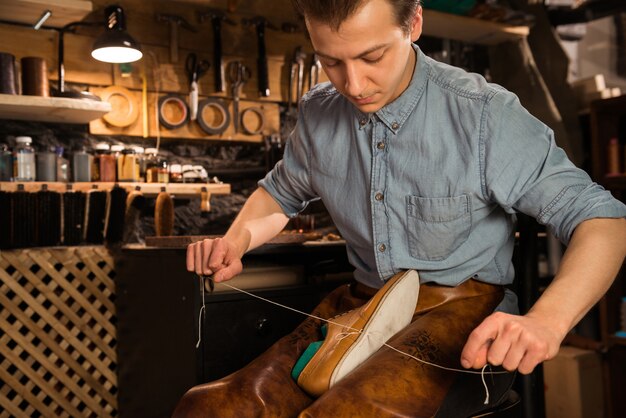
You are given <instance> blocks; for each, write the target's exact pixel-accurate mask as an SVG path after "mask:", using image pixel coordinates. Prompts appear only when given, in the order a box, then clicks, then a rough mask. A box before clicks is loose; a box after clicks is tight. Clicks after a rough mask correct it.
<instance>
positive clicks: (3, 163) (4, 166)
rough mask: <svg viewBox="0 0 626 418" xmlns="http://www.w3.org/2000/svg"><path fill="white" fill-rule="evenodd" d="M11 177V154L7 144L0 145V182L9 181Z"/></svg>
mask: <svg viewBox="0 0 626 418" xmlns="http://www.w3.org/2000/svg"><path fill="white" fill-rule="evenodd" d="M12 177H13V154H11V150H10V149H9V146H8V145H7V144H0V181H11V178H12Z"/></svg>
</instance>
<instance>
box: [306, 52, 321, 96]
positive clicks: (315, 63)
mask: <svg viewBox="0 0 626 418" xmlns="http://www.w3.org/2000/svg"><path fill="white" fill-rule="evenodd" d="M321 70H322V64H321V63H320V60H319V58H317V54H315V53H314V54H313V56H312V57H311V66H310V67H309V90H311V89H312V88H313V86H315V85H316V84H317V83H319V82H320V71H321Z"/></svg>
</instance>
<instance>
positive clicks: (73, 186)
mask: <svg viewBox="0 0 626 418" xmlns="http://www.w3.org/2000/svg"><path fill="white" fill-rule="evenodd" d="M44 185H45V186H46V188H47V190H50V191H55V192H59V193H64V192H66V191H71V190H74V191H82V192H85V191H88V190H92V189H98V190H110V189H112V188H113V187H114V186H115V185H117V186H119V187H123V188H125V189H126V190H128V191H132V190H137V188H139V190H140V191H141V192H142V193H143V194H144V195H145V196H148V197H154V196H157V195H158V194H159V192H160V191H161V189H162V188H165V191H167V192H168V193H171V194H172V195H174V197H180V198H189V197H195V196H198V195H199V194H200V193H201V192H202V189H203V188H206V189H207V191H208V192H209V193H210V194H211V195H221V194H230V184H226V183H211V184H204V183H109V182H96V183H91V182H89V183H87V182H85V183H60V182H45V181H43V182H39V181H33V182H27V183H14V182H8V181H4V182H0V191H6V192H14V191H17V190H20V189H23V190H24V191H27V192H37V191H40V190H41V189H42V187H43V186H44Z"/></svg>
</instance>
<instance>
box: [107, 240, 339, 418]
mask: <svg viewBox="0 0 626 418" xmlns="http://www.w3.org/2000/svg"><path fill="white" fill-rule="evenodd" d="M243 262H244V269H246V268H247V267H246V266H250V265H253V266H254V265H257V264H259V263H273V265H278V266H279V271H280V266H283V265H284V266H285V267H286V268H287V269H290V271H292V270H293V267H294V266H298V270H299V271H302V272H303V277H302V280H300V281H299V282H298V283H295V284H291V285H288V286H287V285H283V286H279V287H272V288H263V287H261V286H257V288H255V289H247V290H248V291H250V292H253V293H254V294H257V295H259V296H262V297H264V298H266V299H269V300H272V301H275V302H277V303H281V304H284V305H287V306H290V307H293V308H296V309H298V310H301V311H304V312H310V311H311V310H312V309H313V308H314V307H315V306H316V305H317V303H318V302H319V300H321V298H322V297H323V296H324V294H326V292H327V291H328V290H330V289H332V288H333V287H334V286H336V285H337V283H340V282H341V280H339V281H333V282H328V281H325V280H323V279H324V278H325V277H328V276H331V275H337V273H339V275H340V276H341V275H342V274H343V273H347V274H346V277H349V276H350V274H349V271H351V268H350V267H349V265H348V263H347V256H346V253H345V247H343V246H336V247H334V248H304V247H303V246H291V245H286V246H265V247H262V248H260V249H258V250H255V252H253V253H251V254H248V255H246V257H245V258H244V260H243ZM115 264H116V271H117V272H118V276H117V277H116V278H115V281H116V300H115V307H116V311H117V312H116V313H117V320H118V323H117V339H118V344H117V349H118V370H117V374H118V388H119V394H118V402H119V408H118V411H119V416H120V417H122V418H135V417H142V418H153V417H154V418H157V417H158V418H162V417H169V416H171V413H172V411H173V409H174V408H175V406H176V403H177V402H178V400H179V399H180V398H181V397H182V396H183V394H184V393H185V392H186V391H187V390H188V389H190V388H191V387H192V386H195V385H198V384H201V383H204V382H208V381H212V380H215V379H218V378H220V377H223V376H226V375H228V374H230V373H232V372H234V371H236V370H238V369H239V368H241V367H243V366H245V365H246V364H247V363H249V362H250V361H251V360H253V359H254V358H255V357H257V356H258V355H260V354H261V353H263V352H264V351H265V350H266V349H267V348H269V346H270V345H272V344H273V343H274V342H275V341H277V340H278V339H279V338H281V337H282V336H284V335H286V334H288V333H289V332H290V331H292V330H293V329H294V328H295V327H296V326H297V325H298V324H299V323H300V322H301V321H303V320H304V316H303V315H299V314H298V313H295V312H289V311H286V310H285V309H284V308H282V307H280V306H277V305H274V304H271V303H268V302H265V301H262V300H258V299H256V298H253V297H251V296H248V295H246V294H243V293H239V292H232V291H231V292H215V293H212V294H209V293H205V295H204V296H205V309H206V312H205V314H204V319H203V321H202V339H201V343H200V346H199V348H196V344H197V342H198V315H199V311H200V307H201V305H202V297H201V293H200V280H199V279H198V278H197V277H196V276H195V275H194V274H191V273H188V272H187V271H186V270H185V250H184V248H137V249H133V248H125V249H122V250H121V251H120V252H119V253H118V254H117V255H116V257H115ZM341 272H343V273H341ZM244 273H245V270H244ZM270 274H271V273H270Z"/></svg>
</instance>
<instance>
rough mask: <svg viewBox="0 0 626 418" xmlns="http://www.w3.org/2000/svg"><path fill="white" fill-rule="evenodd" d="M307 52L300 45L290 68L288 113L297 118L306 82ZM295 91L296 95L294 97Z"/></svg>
mask: <svg viewBox="0 0 626 418" xmlns="http://www.w3.org/2000/svg"><path fill="white" fill-rule="evenodd" d="M305 58H306V54H305V53H304V52H303V51H302V47H300V46H298V47H296V49H295V50H294V52H293V57H292V60H291V68H290V70H289V86H287V96H288V97H287V114H288V115H289V117H292V118H293V119H295V116H296V111H295V110H296V109H297V106H298V103H299V101H300V97H302V86H303V84H304V81H303V78H304V59H305ZM294 92H295V93H296V97H295V98H294V96H293V95H294Z"/></svg>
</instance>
